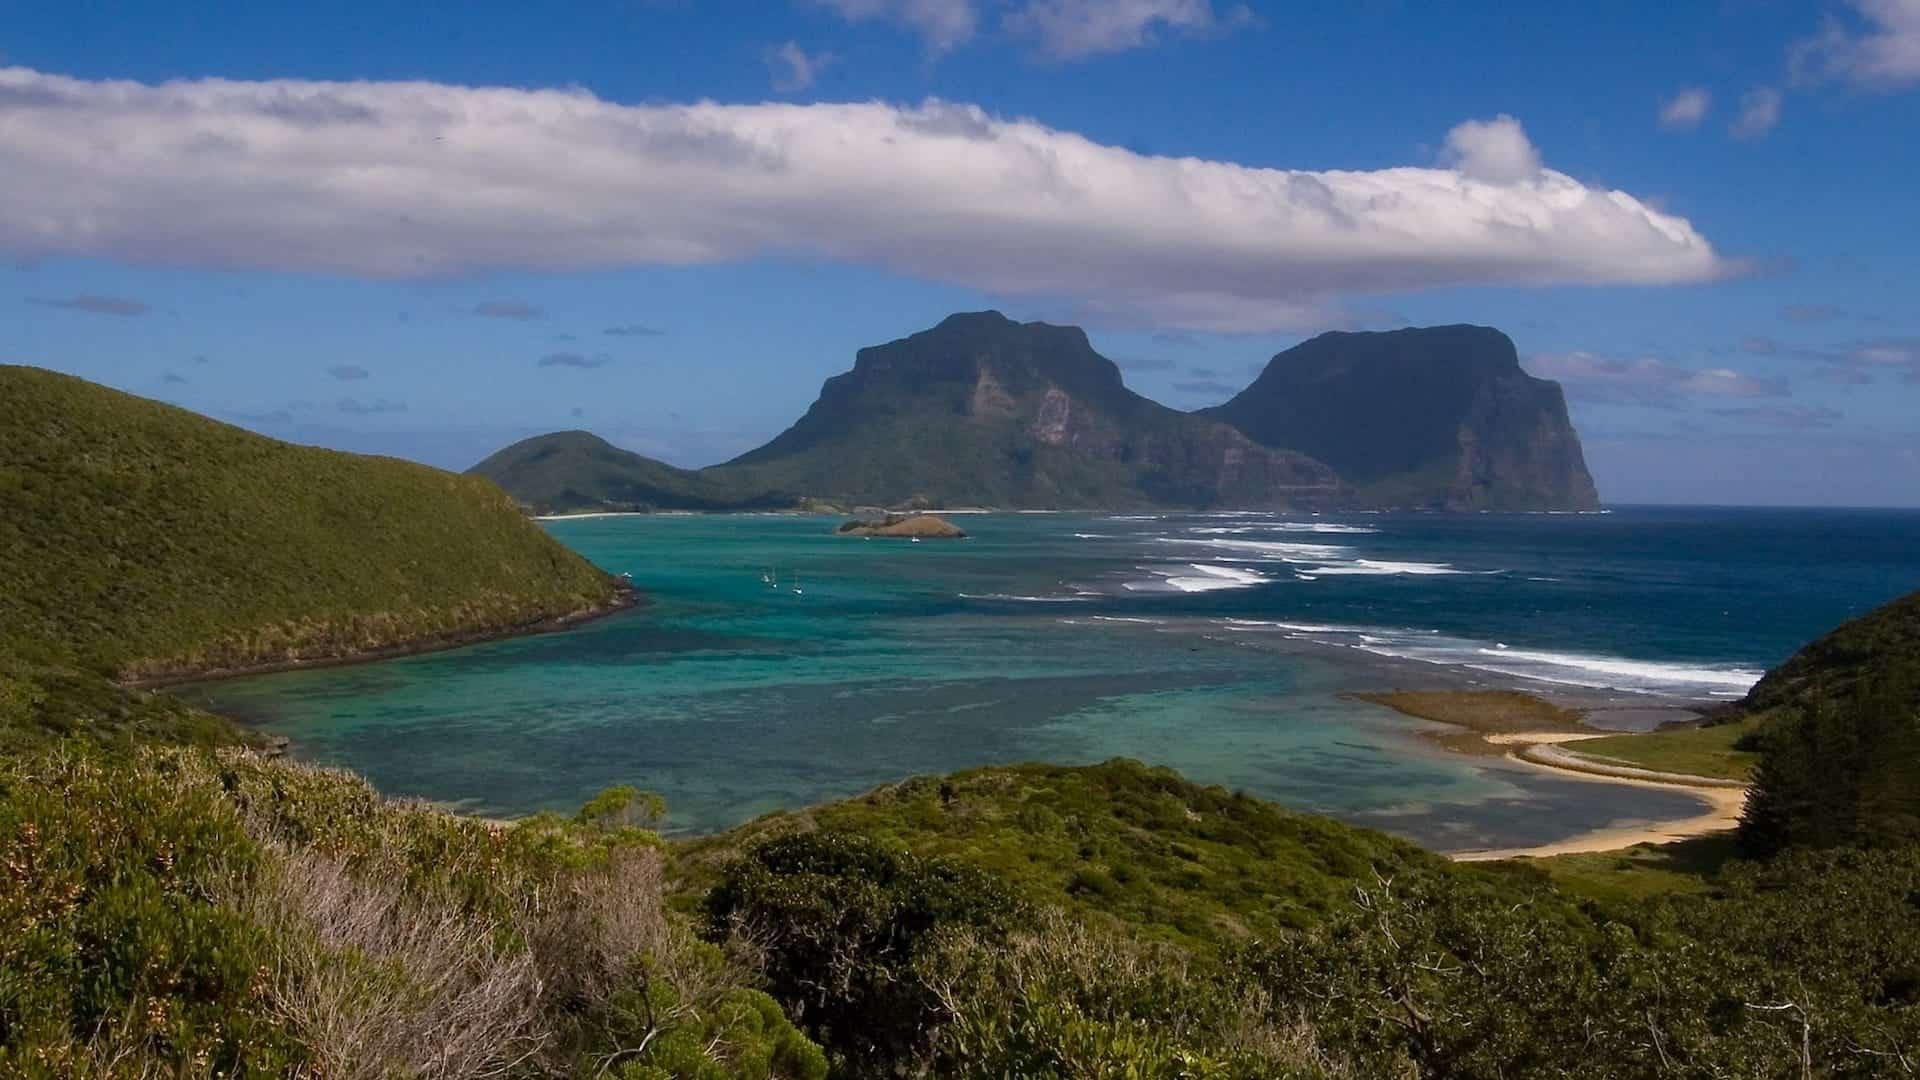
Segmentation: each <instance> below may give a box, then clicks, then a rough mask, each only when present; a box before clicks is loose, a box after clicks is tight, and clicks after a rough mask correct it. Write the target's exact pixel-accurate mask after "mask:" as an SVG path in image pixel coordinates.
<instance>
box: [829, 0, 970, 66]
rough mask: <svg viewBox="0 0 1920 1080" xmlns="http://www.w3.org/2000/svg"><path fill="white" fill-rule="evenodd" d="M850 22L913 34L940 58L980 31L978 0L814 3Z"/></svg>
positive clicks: (834, 1) (873, 0)
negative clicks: (882, 25)
mask: <svg viewBox="0 0 1920 1080" xmlns="http://www.w3.org/2000/svg"><path fill="white" fill-rule="evenodd" d="M814 2H815V4H816V5H817V6H820V7H824V8H829V9H831V10H833V11H835V12H838V13H839V15H840V17H841V18H843V19H846V20H847V21H848V22H866V21H868V20H874V19H878V20H882V21H886V22H892V23H897V24H899V25H901V26H904V27H906V28H907V29H909V30H911V31H913V32H914V33H916V34H918V35H919V36H920V39H921V40H922V41H924V42H926V44H927V51H929V52H931V53H933V54H935V55H939V54H941V53H945V52H949V51H951V50H953V49H955V48H958V47H959V46H961V45H965V44H966V43H967V42H969V41H972V40H973V36H974V34H976V33H978V32H979V29H980V12H979V10H978V8H976V7H975V6H974V0H814Z"/></svg>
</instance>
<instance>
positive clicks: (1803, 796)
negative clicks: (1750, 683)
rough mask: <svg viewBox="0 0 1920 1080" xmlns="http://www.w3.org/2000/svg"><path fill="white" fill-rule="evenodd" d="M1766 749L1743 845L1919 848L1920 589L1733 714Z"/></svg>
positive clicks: (1845, 633)
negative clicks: (1750, 730)
mask: <svg viewBox="0 0 1920 1080" xmlns="http://www.w3.org/2000/svg"><path fill="white" fill-rule="evenodd" d="M1737 714H1738V715H1740V716H1742V717H1743V718H1744V722H1745V723H1747V724H1748V725H1749V726H1751V727H1753V728H1754V730H1755V734H1754V735H1753V736H1752V737H1750V738H1749V739H1747V740H1745V742H1743V744H1742V745H1744V746H1747V747H1749V748H1757V749H1758V750H1759V751H1760V763H1759V765H1758V767H1757V768H1755V770H1754V784H1753V794H1752V796H1751V797H1750V798H1749V799H1748V801H1747V809H1746V815H1745V816H1744V817H1743V818H1742V820H1741V823H1740V842H1741V845H1742V847H1743V848H1744V849H1746V850H1747V851H1748V852H1749V853H1753V854H1763V855H1765V854H1772V853H1774V852H1777V851H1781V850H1783V849H1786V848H1791V847H1821V848H1826V847H1907V846H1912V845H1915V844H1920V593H1910V594H1908V595H1907V596H1904V597H1901V598H1900V599H1897V600H1894V601H1893V602H1891V603H1889V604H1886V605H1884V606H1882V607H1879V608H1876V609H1874V610H1873V611H1870V612H1868V613H1867V614H1865V615H1862V616H1860V617H1859V618H1856V619H1850V620H1848V621H1847V622H1845V623H1842V624H1841V625H1840V626H1838V627H1836V628H1835V629H1834V630H1832V631H1831V632H1829V633H1827V634H1825V635H1823V636H1821V637H1820V638H1818V639H1816V640H1815V641H1813V642H1812V643H1810V644H1808V645H1807V646H1806V647H1805V648H1803V649H1801V650H1800V651H1799V652H1797V653H1795V654H1794V655H1793V656H1792V657H1790V658H1788V659H1787V661H1786V662H1785V663H1783V664H1781V665H1780V666H1778V667H1776V668H1774V669H1773V670H1771V671H1769V672H1767V674H1766V676H1765V677H1764V678H1762V679H1761V680H1760V682H1759V683H1758V684H1756V685H1755V686H1754V688H1753V689H1752V690H1751V691H1749V692H1748V694H1747V697H1746V698H1745V700H1743V701H1742V702H1741V704H1740V706H1739V709H1738V710H1737Z"/></svg>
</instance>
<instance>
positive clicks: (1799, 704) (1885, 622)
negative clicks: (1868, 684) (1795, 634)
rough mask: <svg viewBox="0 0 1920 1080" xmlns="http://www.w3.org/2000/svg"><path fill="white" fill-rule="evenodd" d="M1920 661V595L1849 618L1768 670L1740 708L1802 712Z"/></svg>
mask: <svg viewBox="0 0 1920 1080" xmlns="http://www.w3.org/2000/svg"><path fill="white" fill-rule="evenodd" d="M1902 660H1905V661H1913V660H1920V592H1913V593H1908V594H1907V595H1906V596H1903V597H1900V598H1899V599H1897V600H1894V601H1892V602H1891V603H1888V604H1884V605H1882V606H1880V607H1877V608H1875V609H1873V610H1872V611H1869V612H1867V613H1866V614H1864V615H1862V616H1860V617H1859V618H1857V619H1849V620H1847V621H1846V622H1844V623H1841V624H1840V625H1839V626H1837V627H1835V628H1834V629H1832V630H1830V631H1828V632H1827V633H1825V634H1822V635H1821V636H1820V637H1818V638H1815V639H1814V640H1813V641H1811V642H1809V643H1808V644H1807V645H1805V646H1804V647H1802V648H1801V649H1800V650H1799V651H1798V652H1796V653H1794V654H1793V655H1792V656H1790V657H1788V658H1787V660H1786V661H1785V662H1784V663H1782V664H1780V665H1779V666H1778V667H1775V668H1774V669H1772V670H1771V671H1768V672H1767V673H1766V675H1765V676H1764V677H1763V678H1761V680H1760V681H1759V682H1758V683H1756V684H1754V687H1753V689H1752V690H1750V691H1748V692H1747V696H1746V698H1745V699H1744V700H1743V701H1742V702H1741V703H1740V707H1741V709H1742V710H1744V711H1746V712H1765V711H1767V710H1772V709H1781V708H1794V709H1804V708H1807V707H1809V706H1812V705H1814V704H1817V703H1818V702H1820V701H1822V700H1825V699H1828V698H1844V697H1848V696H1850V695H1852V694H1853V693H1854V691H1855V690H1856V689H1858V688H1859V687H1860V685H1861V684H1862V682H1863V681H1864V680H1867V679H1869V678H1870V677H1871V676H1873V675H1874V674H1875V673H1876V672H1881V671H1884V670H1885V668H1886V667H1887V665H1888V664H1889V663H1892V662H1895V661H1902Z"/></svg>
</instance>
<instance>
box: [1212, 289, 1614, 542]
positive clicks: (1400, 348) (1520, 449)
mask: <svg viewBox="0 0 1920 1080" xmlns="http://www.w3.org/2000/svg"><path fill="white" fill-rule="evenodd" d="M1205 415H1208V416H1212V417H1214V418H1216V419H1219V420H1223V421H1225V422H1227V423H1230V424H1232V425H1233V426H1234V427H1236V428H1239V429H1240V430H1241V431H1243V432H1245V433H1246V434H1247V435H1249V436H1251V437H1252V438H1253V439H1255V440H1256V441H1258V442H1260V443H1262V444H1264V445H1267V446H1273V447H1287V448H1289V449H1293V450H1298V451H1300V452H1301V453H1305V454H1310V455H1312V456H1313V457H1315V458H1317V459H1319V460H1321V461H1324V462H1326V463H1327V464H1328V465H1331V466H1332V467H1333V468H1334V470H1335V471H1337V472H1338V473H1339V474H1340V476H1341V478H1342V479H1343V480H1345V481H1346V482H1347V483H1348V484H1350V485H1352V487H1353V489H1354V492H1353V496H1354V501H1355V502H1357V503H1358V504H1362V505H1367V506H1382V507H1410V508H1426V509H1446V510H1591V509H1596V508H1598V506H1599V496H1598V494H1597V493H1596V492H1595V491H1594V486H1593V478H1592V476H1590V475H1589V474H1588V472H1587V466H1586V460H1585V457H1584V455H1583V454H1582V452H1581V449H1580V438H1579V436H1578V435H1577V434H1575V432H1574V430H1573V424H1572V422H1571V421H1570V420H1569V419H1568V417H1567V406H1566V399H1565V398H1564V397H1563V396H1562V394H1561V392H1560V387H1559V385H1558V384H1557V383H1552V382H1548V381H1546V380H1543V379H1536V378H1534V377H1533V376H1531V375H1528V374H1527V373H1526V372H1524V371H1522V370H1521V369H1520V360H1519V356H1518V355H1517V354H1516V352H1515V350H1514V347H1513V341H1512V340H1511V339H1509V338H1508V337H1507V336H1506V335H1505V334H1503V333H1501V332H1500V331H1498V330H1495V329H1492V328H1490V327H1484V326H1435V327H1423V328H1417V329H1407V330H1392V331H1387V332H1383V333H1327V334H1321V335H1320V336H1319V337H1316V338H1314V339H1312V340H1311V341H1306V342H1303V343H1301V344H1299V345H1296V346H1294V347H1293V348H1291V349H1288V350H1287V351H1285V352H1283V353H1281V354H1279V355H1278V356H1275V357H1274V358H1273V360H1272V361H1271V362H1269V363H1268V364H1267V367H1266V370H1265V371H1263V372H1262V373H1261V374H1260V377H1259V378H1258V379H1256V380H1254V383H1253V385H1252V386H1249V387H1247V389H1245V390H1243V391H1241V392H1240V393H1239V394H1238V395H1237V396H1235V397H1234V398H1233V400H1231V401H1229V402H1227V403H1226V404H1224V405H1220V406H1218V407H1216V408H1213V409H1208V410H1205Z"/></svg>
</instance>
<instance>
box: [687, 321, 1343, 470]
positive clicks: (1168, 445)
mask: <svg viewBox="0 0 1920 1080" xmlns="http://www.w3.org/2000/svg"><path fill="white" fill-rule="evenodd" d="M708 472H711V473H718V474H726V475H730V476H735V477H752V478H753V483H751V484H749V485H748V486H763V487H769V488H779V489H783V490H789V491H804V492H806V493H808V494H810V495H819V496H825V497H829V498H839V499H846V500H851V501H862V502H878V503H887V504H897V503H905V502H916V501H917V502H924V503H929V504H943V505H966V504H980V505H993V506H1028V507H1129V506H1149V505H1152V506H1160V505H1164V506H1212V505H1219V504H1232V505H1236V506H1271V507H1282V506H1289V505H1298V504H1301V503H1302V502H1318V501H1325V500H1327V499H1329V498H1331V497H1332V496H1333V495H1334V494H1335V492H1336V491H1337V488H1338V480H1337V478H1336V477H1335V476H1334V475H1333V473H1332V471H1331V470H1330V469H1328V468H1326V466H1324V465H1322V464H1320V463H1319V462H1317V461H1313V460H1312V459H1310V458H1308V457H1306V456H1305V455H1302V454H1299V453H1295V452H1293V451H1289V450H1285V449H1271V448H1263V447H1260V446H1258V445H1256V444H1254V443H1253V442H1252V441H1251V440H1249V439H1248V438H1246V437H1245V436H1244V435H1242V434H1240V433H1239V432H1238V431H1235V430H1233V429H1232V428H1231V427H1229V426H1227V425H1225V424H1222V423H1219V422H1217V421H1214V420H1209V419H1206V418H1203V417H1197V416H1192V415H1189V414H1186V413H1181V412H1178V411H1176V410H1174V409H1169V408H1167V407H1166V406H1164V405H1160V404H1158V403H1157V402H1154V401H1150V400H1148V399H1147V398H1144V397H1141V396H1140V395H1138V394H1136V393H1134V392H1133V391H1131V390H1128V389H1127V388H1126V386H1125V385H1124V384H1123V383H1122V382H1121V378H1120V370H1119V368H1117V367H1115V366H1114V364H1113V362H1112V361H1110V360H1108V359H1106V358H1105V357H1103V356H1101V355H1100V354H1099V353H1097V352H1095V351H1094V350H1093V347H1092V346H1091V345H1090V344H1089V343H1088V342H1087V336H1086V334H1085V333H1084V332H1083V331H1081V330H1080V329H1078V328H1077V327H1069V326H1051V325H1048V324H1046V323H1016V322H1014V321H1012V320H1010V319H1008V318H1006V317H1005V316H1003V315H1001V314H1000V313H998V312H979V313H973V314H963V315H954V316H952V317H950V318H948V319H947V320H945V321H944V322H942V323H941V324H940V325H939V326H937V327H934V328H933V329H931V330H927V331H923V332H921V333H918V334H914V335H913V336H911V337H907V338H902V339H900V340H898V341H894V342H890V343H888V344H886V345H880V346H875V347H872V348H867V349H862V350H860V353H859V356H858V357H857V358H856V360H855V362H854V367H853V370H852V371H849V372H847V373H846V374H843V375H837V376H835V377H833V378H831V379H829V380H827V383H826V385H825V386H824V387H823V388H822V389H821V392H820V397H819V400H817V401H815V402H814V404H813V407H812V408H810V409H808V410H807V413H806V415H805V416H803V417H801V418H800V420H799V422H798V423H796V424H794V425H793V427H791V428H789V429H787V431H785V432H784V433H782V434H781V435H780V436H779V437H778V438H775V439H774V440H773V441H772V442H770V443H768V444H767V445H765V446H763V447H760V448H759V449H757V450H754V451H752V452H751V453H748V454H745V455H742V456H741V457H739V458H736V459H735V460H733V461H731V462H729V463H727V465H725V466H722V467H720V468H718V469H714V470H708Z"/></svg>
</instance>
